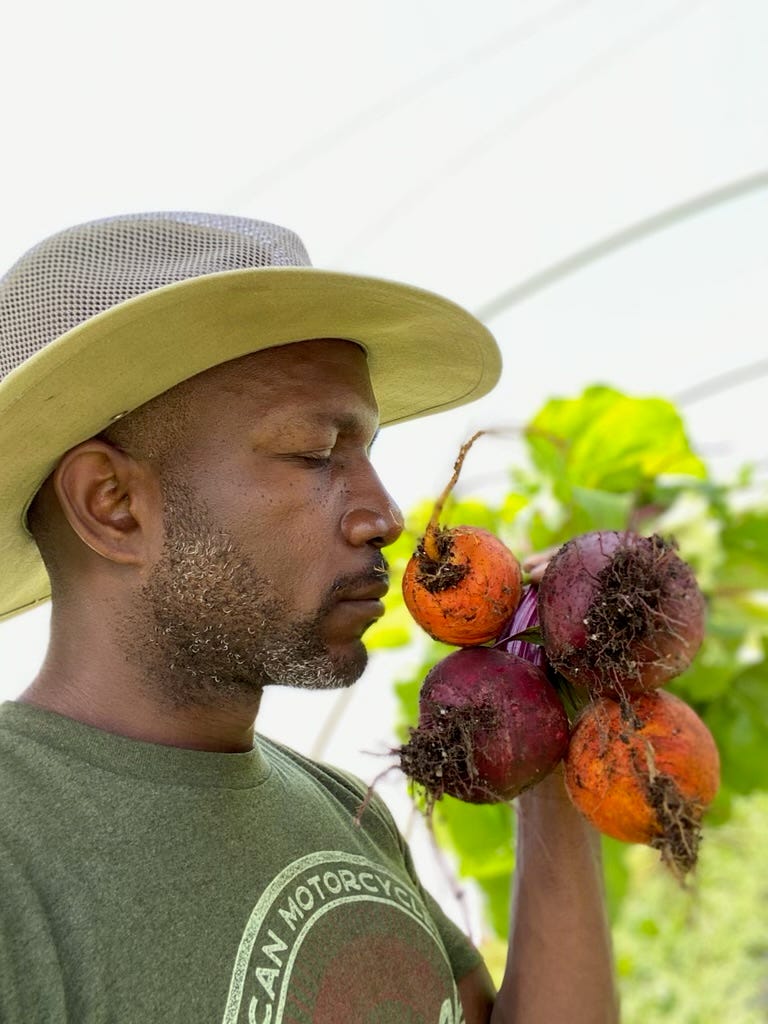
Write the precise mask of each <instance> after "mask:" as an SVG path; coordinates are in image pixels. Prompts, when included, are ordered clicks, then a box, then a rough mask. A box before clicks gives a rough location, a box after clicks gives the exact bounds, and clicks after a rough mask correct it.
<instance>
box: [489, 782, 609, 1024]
mask: <svg viewBox="0 0 768 1024" xmlns="http://www.w3.org/2000/svg"><path fill="white" fill-rule="evenodd" d="M517 815H518V835H517V862H516V866H515V879H514V895H513V911H512V923H511V931H510V941H509V955H508V960H507V968H506V972H505V975H504V980H503V982H502V985H501V989H500V991H499V994H498V996H497V999H496V1003H495V1006H494V1010H493V1015H492V1018H491V1020H492V1022H493V1024H560V1022H563V1024H566V1022H567V1024H615V1022H616V1021H618V1019H619V1012H618V998H617V995H616V989H615V982H614V972H613V958H612V953H611V940H610V932H609V928H608V923H607V918H606V913H605V904H604V898H603V875H602V864H601V858H600V838H599V836H598V834H597V833H596V832H595V830H594V829H593V828H592V827H591V826H590V825H589V824H588V823H587V822H586V821H585V820H584V819H583V818H582V817H581V815H580V814H579V813H578V811H577V810H576V809H575V808H574V807H573V805H572V804H571V802H570V800H569V798H568V795H567V793H566V791H565V786H564V783H563V780H562V777H561V775H560V774H559V773H556V774H553V775H551V776H550V777H549V778H547V779H545V780H544V781H543V782H542V783H540V784H539V785H538V786H536V787H535V789H533V790H531V791H529V792H527V793H523V794H522V795H521V796H520V797H519V798H518V800H517Z"/></svg>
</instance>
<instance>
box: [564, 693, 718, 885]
mask: <svg viewBox="0 0 768 1024" xmlns="http://www.w3.org/2000/svg"><path fill="white" fill-rule="evenodd" d="M565 780H566V784H567V787H568V792H569V794H570V796H571V799H572V800H573V802H574V804H575V805H576V806H577V807H578V809H579V810H580V811H581V812H582V814H583V815H584V816H585V817H586V818H587V819H588V820H589V821H590V822H591V823H592V824H593V825H594V826H595V828H597V829H598V830H599V831H600V832H603V833H605V834H606V835H609V836H613V837H614V838H615V839H621V840H623V841H624V842H628V843H645V844H648V845H650V846H652V847H654V848H655V849H658V850H659V851H660V852H661V856H662V859H663V860H664V861H665V862H666V863H667V864H669V865H670V867H671V868H672V869H673V870H674V872H675V873H676V874H678V875H679V876H681V875H684V874H685V873H686V872H687V871H690V870H691V868H693V866H694V865H695V863H696V857H697V852H698V845H699V840H700V836H701V818H702V814H703V813H704V810H705V809H706V808H707V807H708V806H709V804H710V803H711V802H712V800H713V799H714V797H715V794H716V793H717V789H718V786H719V783H720V759H719V756H718V752H717V747H716V745H715V741H714V739H713V737H712V734H711V732H710V731H709V729H708V728H707V726H706V725H705V724H704V722H703V721H702V720H701V719H700V718H699V716H698V715H697V714H696V712H695V711H694V710H693V708H691V707H689V706H688V704H686V703H685V701H682V700H680V698H679V697H675V696H674V695H673V694H671V693H668V692H666V691H663V690H657V691H652V692H649V693H644V694H641V695H639V696H637V697H634V698H632V699H631V700H629V701H627V700H623V701H621V702H619V701H616V700H613V699H611V698H608V697H603V698H600V699H599V700H596V701H594V702H593V703H592V704H590V705H588V706H587V708H586V709H585V710H584V712H583V713H582V715H581V717H580V718H579V720H578V722H577V723H576V725H575V728H574V730H573V733H572V736H571V741H570V745H569V748H568V754H567V757H566V761H565Z"/></svg>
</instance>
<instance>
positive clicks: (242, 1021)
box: [222, 851, 464, 1024]
mask: <svg viewBox="0 0 768 1024" xmlns="http://www.w3.org/2000/svg"><path fill="white" fill-rule="evenodd" d="M463 1020H464V1018H463V1015H462V1013H461V1008H460V1004H459V1000H458V995H457V992H456V986H455V984H454V981H453V977H452V972H451V967H450V964H449V962H448V959H447V956H446V953H445V950H444V948H443V945H442V942H441V940H440V938H439V935H438V932H437V929H436V927H435V924H434V922H433V921H432V919H431V917H430V915H429V913H428V912H427V909H426V907H425V906H424V903H423V901H422V900H421V898H420V896H419V894H418V893H417V891H416V890H415V889H414V888H413V887H412V886H410V885H407V884H404V882H403V879H402V878H401V877H400V876H398V875H395V874H393V873H392V872H390V871H388V870H387V869H386V868H384V867H382V866H381V865H380V864H377V863H375V862H373V861H370V860H368V859H367V858H366V857H361V856H358V855H355V854H350V853H343V852H340V851H319V852H316V853H311V854H308V855H307V856H304V857H301V858H300V859H298V860H296V861H294V862H293V863H291V864H289V865H288V866H287V867H286V868H285V869H284V870H283V871H281V872H280V874H279V875H278V876H277V877H276V878H275V879H274V880H273V881H272V883H271V884H270V885H269V886H268V888H267V889H266V890H265V891H264V893H263V895H262V896H261V898H260V899H259V901H258V903H257V904H256V906H255V907H254V909H253V911H252V913H251V916H250V918H249V919H248V923H247V924H246V927H245V931H244V932H243V937H242V939H241V941H240V946H239V948H238V951H237V955H236V958H235V963H234V967H233V970H232V977H231V981H230V987H229V995H228V998H227V1005H226V1008H225V1010H224V1015H223V1018H222V1024H342V1022H343V1024H463Z"/></svg>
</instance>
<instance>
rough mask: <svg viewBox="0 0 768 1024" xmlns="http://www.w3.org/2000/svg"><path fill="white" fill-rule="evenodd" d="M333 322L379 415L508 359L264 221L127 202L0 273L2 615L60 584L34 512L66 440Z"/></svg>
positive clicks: (459, 324) (443, 396)
mask: <svg viewBox="0 0 768 1024" xmlns="http://www.w3.org/2000/svg"><path fill="white" fill-rule="evenodd" d="M328 337H331V338H345V339H349V340H350V341H356V342H358V343H359V344H360V345H361V346H362V348H363V349H364V350H365V351H366V353H367V356H368V364H369V369H370V374H371V380H372V382H373V388H374V392H375V394H376V398H377V401H378V403H379V408H380V413H381V421H382V424H388V423H398V422H400V421H402V420H407V419H411V418H413V417H416V416H423V415H426V414H427V413H433V412H441V411H442V410H445V409H451V408H453V407H455V406H458V405H461V404H463V403H464V402H470V401H472V400H473V399H475V398H479V397H480V396H481V395H484V394H486V392H488V391H489V390H490V389H491V388H492V387H493V385H494V384H495V383H496V381H497V380H498V377H499V373H500V368H501V361H500V356H499V351H498V348H497V346H496V343H495V342H494V340H493V337H492V336H491V334H490V333H489V332H488V330H487V329H486V328H485V327H484V326H483V325H482V324H481V323H480V322H479V321H478V320H476V319H475V318H474V317H473V316H471V315H470V314H469V313H467V312H466V311H465V310H463V309H461V308H460V307H458V306H456V305H454V304H453V303H451V302H449V301H447V300H446V299H443V298H440V297H438V296H436V295H433V294H431V293H430V292H426V291H422V290H420V289H418V288H412V287H409V286H407V285H403V284H396V283H393V282H390V281H381V280H377V279H374V278H367V277H358V276H355V275H351V274H341V273H334V272H330V271H325V270H319V269H315V268H313V267H311V266H310V263H309V257H308V256H307V253H306V250H305V249H304V246H303V244H302V242H301V240H300V239H299V238H298V237H297V236H296V235H295V234H294V233H293V232H291V231H288V230H287V229H285V228H281V227H277V226H275V225H273V224H266V223H264V222H262V221H254V220H248V219H245V218H242V217H228V216H220V215H218V214H205V213H141V214H128V215H126V216H122V217H112V218H109V219H106V220H99V221H94V222H92V223H89V224H83V225H80V226H79V227H74V228H71V229H69V230H66V231H62V232H60V233H59V234H57V235H54V236H53V237H51V238H49V239H47V240H46V241H44V242H41V243H40V244H39V245H37V246H36V247H35V248H33V249H31V250H30V251H29V252H28V253H27V254H26V255H25V256H23V257H22V258H21V259H20V260H19V261H18V263H16V264H15V265H14V266H13V267H12V268H11V270H10V271H9V272H8V274H6V276H5V277H4V278H3V279H2V280H0V378H2V379H1V380H0V557H2V574H1V575H0V618H4V617H6V616H9V615H13V614H14V613H16V612H19V611H22V610H23V609H25V608H28V607H30V606H31V605H34V604H36V603H38V602H39V601H43V600H45V599H46V598H47V597H48V596H49V594H50V589H49V584H48V578H47V575H46V572H45V569H44V567H43V564H42V562H41V560H40V557H39V555H38V551H37V547H36V546H35V543H34V541H33V540H32V538H31V537H30V535H29V533H28V532H27V529H26V527H25V516H26V511H27V508H28V507H29V503H30V502H31V500H32V498H33V497H34V495H35V493H36V491H37V490H38V488H39V487H40V485H41V483H42V482H43V481H44V480H45V478H46V477H47V476H48V474H49V473H50V472H51V471H52V469H53V468H54V466H55V465H56V463H57V462H58V460H59V458H60V457H61V456H62V455H63V454H64V452H66V451H68V450H69V449H70V448H72V447H73V446H74V445H76V444H79V443H80V442H81V441H84V440H86V439H87V438H89V437H92V436H94V435H95V434H98V433H99V432H100V431H101V430H103V429H104V428H105V427H106V426H107V425H108V424H109V423H111V422H113V421H114V420H116V419H118V418H119V417H120V416H122V415H124V414H125V413H126V412H129V411H130V410H132V409H135V408H137V407H138V406H140V405H142V404H143V403H144V402H147V401H149V399H150V398H154V397H155V396H156V395H158V394H160V393H161V392H163V391H167V390H168V389H169V388H172V387H173V386H174V385H176V384H178V383H179V382H180V381H182V380H185V379H186V378H187V377H191V376H193V375H194V374H196V373H200V372H201V371H203V370H207V369H209V368H210V367H211V366H215V365H216V364H218V363H222V362H225V361H227V360H230V359H236V358H237V357H238V356H242V355H246V354H247V353H249V352H256V351H259V350H260V349H264V348H270V347H272V346H275V345H284V344H288V343H290V342H293V341H303V340H308V339H311V338H328Z"/></svg>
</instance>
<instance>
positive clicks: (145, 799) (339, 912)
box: [0, 214, 616, 1024]
mask: <svg viewBox="0 0 768 1024" xmlns="http://www.w3.org/2000/svg"><path fill="white" fill-rule="evenodd" d="M1 288H2V295H1V296H0V318H1V322H2V325H3V326H2V356H1V358H2V360H3V372H4V373H5V374H6V376H5V379H4V380H3V383H2V385H0V410H1V414H0V432H1V434H2V438H1V440H0V445H1V453H2V454H1V456H0V457H1V458H2V463H1V465H0V470H1V471H0V479H1V481H2V482H1V483H0V486H2V489H3V490H2V499H3V500H2V502H0V508H1V509H2V513H1V514H2V520H1V521H0V536H2V544H3V550H4V553H5V558H4V566H5V568H6V575H5V578H4V582H3V583H2V584H0V600H1V602H2V603H1V605H0V613H2V614H6V615H8V614H13V613H14V612H18V611H20V610H22V609H23V608H25V607H28V606H30V605H32V604H34V603H35V602H37V601H40V600H43V599H45V598H46V597H47V596H48V595H49V593H50V595H51V597H52V614H51V636H50V644H49V649H48V653H47V657H46V660H45V662H44V664H43V666H42V668H41V670H40V672H39V674H38V676H37V677H36V678H35V679H34V680H33V681H32V683H31V684H30V686H29V688H28V689H27V690H26V692H25V693H24V694H23V695H22V697H21V698H20V700H19V701H18V702H15V703H8V704H6V705H4V706H3V708H2V710H1V711H0V779H1V780H2V785H1V786H0V792H1V793H2V796H0V804H1V807H0V863H2V872H3V890H2V891H3V900H2V908H1V910H0V1009H1V1010H2V1013H1V1014H0V1016H2V1019H3V1021H8V1022H9V1024H22V1022H23V1024H37V1022H40V1024H42V1022H46V1024H47V1022H59V1021H62V1022H63V1021H73V1022H75V1021H76V1022H78V1024H92V1022H96V1021H98V1022H107V1021H120V1022H121V1024H125V1022H134V1021H135V1022H150V1021H163V1022H164V1024H165V1022H174V1021H179V1022H181V1021H184V1022H185V1024H191V1022H197V1021H200V1022H202V1021H206V1022H209V1021H222V1022H225V1024H233V1022H236V1021H248V1022H251V1024H262V1022H271V1024H279V1022H285V1024H289V1022H310V1021H311V1022H315V1024H323V1022H331V1021H334V1022H360V1024H362V1022H374V1021H375V1022H381V1024H395V1022H397V1024H406V1022H416V1021H419V1022H421V1021H424V1022H430V1024H431V1022H435V1024H438V1022H439V1024H451V1022H456V1021H459V1020H462V1019H466V1021H467V1022H468V1024H479V1022H486V1021H491V1020H492V1021H494V1022H515V1024H527V1022H547V1024H553V1022H558V1021H569V1022H575V1024H602V1022H609V1021H614V1020H615V1019H616V1008H615V997H614V993H613V985H612V975H611V962H610V946H609V940H608V937H607V929H606V925H605V919H604V914H603V906H602V898H601V877H600V863H599V854H598V851H597V844H596V836H595V834H594V833H593V832H592V831H591V830H590V829H589V827H588V826H587V825H586V824H585V823H584V822H583V821H582V819H581V818H580V817H579V816H578V815H577V813H576V812H575V811H574V809H573V808H572V807H571V805H570V804H569V802H568V800H567V798H566V796H565V793H564V791H563V788H562V784H561V781H560V779H559V778H550V779H549V780H546V781H545V782H544V783H542V784H540V785H539V786H538V787H537V788H536V789H535V790H534V791H533V792H531V793H528V794H525V795H524V796H521V797H520V798H519V801H518V813H519V819H520V828H519V841H518V843H519V846H518V859H517V869H516V872H515V915H514V920H513V922H512V926H511V936H510V955H509V964H508V968H507V971H506V974H505V978H504V982H503V984H502V986H501V990H500V992H499V994H498V995H495V994H494V992H493V988H492V986H491V984H490V981H489V976H488V973H487V971H486V969H485V967H484V966H483V964H482V962H481V961H480V958H479V956H478V955H477V953H476V951H475V950H473V949H472V947H471V946H470V944H469V943H468V942H467V940H466V939H465V938H464V937H463V936H462V935H461V933H460V932H459V930H458V929H456V928H455V927H454V926H453V925H452V924H451V923H450V922H449V921H448V920H447V919H446V918H445V916H444V915H443V914H442V913H441V911H440V910H439V908H438V907H437V905H436V904H435V903H434V901H433V900H432V899H431V898H430V897H429V896H428V895H427V894H426V893H425V892H424V891H423V890H422V888H421V886H420V884H419V882H418V879H417V878H416V877H415V874H414V871H413V867H412V864H411V861H410V858H409V854H408V851H407V849H406V848H405V846H404V844H403V842H402V839H401V837H400V836H399V835H398V833H397V831H396V829H395V828H394V826H393V823H392V820H391V818H390V817H389V815H388V814H387V812H386V810H385V809H384V807H383V805H382V804H381V803H380V802H379V801H378V800H374V802H373V804H372V805H371V806H370V807H369V809H368V810H367V811H366V813H365V815H364V816H363V818H362V822H361V826H360V827H357V826H356V825H355V822H354V818H355V811H356V808H357V806H358V805H359V803H360V800H361V798H362V796H363V793H364V787H362V786H361V784H360V783H359V782H358V781H357V780H355V779H353V778H351V777H349V776H347V775H346V774H345V773H343V772H341V771H338V770H336V769H332V768H330V767H327V766H323V765H318V764H314V763H312V762H310V761H307V760H306V759H304V758H302V757H300V756H298V755H297V754H295V753H293V752H291V751H290V750H287V749H285V748H283V747H281V746H279V745H277V744H274V743H271V742H268V741H267V740H266V739H264V738H261V737H258V735H257V734H256V733H255V731H254V720H255V718H256V715H257V712H258V709H259V701H260V697H261V693H262V690H263V688H264V686H267V685H270V684H282V685H291V686H299V687H338V686H348V685H350V684H351V683H353V682H354V680H355V679H356V678H358V676H359V675H360V673H361V672H362V670H363V667H364V665H365V660H366V655H365V648H364V646H363V642H362V637H363V634H364V632H365V629H366V628H367V626H368V625H370V623H371V622H372V621H374V620H375V619H376V618H377V617H378V616H379V615H380V614H381V613H382V610H383V609H382V605H381V598H382V597H383V595H384V593H385V591H386V585H387V584H386V563H385V560H384V554H383V549H385V548H386V546H387V544H390V543H391V542H392V541H393V540H394V539H395V538H396V537H397V536H398V534H399V532H400V530H401V526H402V523H401V518H400V513H399V512H398V510H397V508H396V506H395V505H394V503H393V502H392V500H391V498H390V497H389V495H388V494H387V493H386V491H385V490H384V489H383V487H382V485H381V483H380V481H379V479H378V478H377V476H376V474H375V472H374V471H373V468H372V466H371V463H370V461H369V452H370V447H371V444H372V443H373V440H374V437H375V435H376V432H377V430H378V429H379V426H380V424H386V423H391V422H396V421H398V420H403V419H407V418H409V417H412V416H417V415H422V414H425V413H427V412H432V411H437V410H439V409H445V408H450V407H452V406H455V405H458V404H460V403H462V402H465V401H469V400H471V399H473V398H475V397H478V396H479V395H481V394H483V393H485V392H486V391H487V390H488V389H489V388H490V387H492V386H493V384H494V383H495V381H496V379H497V377H498V372H499V359H498V353H497V350H496V347H495V344H494V342H493V340H492V339H491V337H490V335H489V334H488V332H487V331H486V330H485V328H484V327H483V326H482V325H481V324H479V323H478V322H477V321H475V320H474V319H473V318H472V317H470V316H469V315H468V314H466V313H465V312H464V311H462V310H460V309H458V308H457V307H455V306H453V305H452V304H451V303H449V302H446V301H445V300H442V299H439V298H437V297H436V296H433V295H430V294H427V293H424V292H421V291H419V290H417V289H412V288H408V287H406V286H403V285H395V284H391V283H389V282H382V281H373V280H369V279H365V278H358V277H353V276H351V275H343V274H333V273H327V272H324V271H320V270H315V269H313V268H311V267H309V266H308V258H307V257H306V253H305V252H304V250H303V247H302V245H301V243H300V241H299V240H298V239H297V238H296V236H295V235H293V234H292V233H291V232H288V231H286V230H284V229H281V228H276V227H274V226H272V225H267V224H263V223H260V222H255V221H247V220H243V219H239V218H228V217H219V216H208V215H204V214H147V215H132V216H128V217H118V218H113V219H110V220H106V221H101V222H96V223H93V224H88V225H83V226H81V227H79V228H74V229H71V230H69V231H65V232H62V233H61V234H59V235H57V236H54V238H52V239H49V240H47V241H46V242H44V243H41V245H40V246H38V247H37V248H36V249H34V250H32V251H31V252H30V253H29V254H27V256H25V257H24V258H22V260H21V261H19V263H18V264H17V265H16V266H15V267H14V268H12V270H11V271H10V272H9V274H8V275H7V276H6V278H5V279H4V280H3V282H2V286H1ZM462 1015H463V1016H462Z"/></svg>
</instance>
